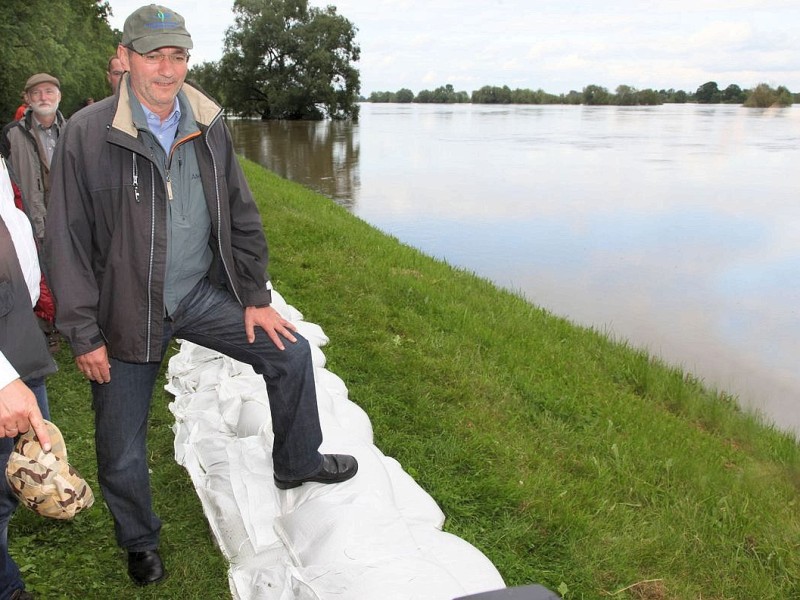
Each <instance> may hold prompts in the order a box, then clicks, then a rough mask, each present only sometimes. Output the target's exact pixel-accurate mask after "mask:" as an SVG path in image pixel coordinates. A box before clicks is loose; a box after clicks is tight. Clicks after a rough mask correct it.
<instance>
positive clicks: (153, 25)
mask: <svg viewBox="0 0 800 600" xmlns="http://www.w3.org/2000/svg"><path fill="white" fill-rule="evenodd" d="M156 19H158V21H152V22H150V23H146V24H145V27H147V28H148V29H175V28H177V27H179V25H178V23H176V22H175V20H174V18H173V15H172V13H165V12H163V11H160V10H159V11H158V12H157V13H156ZM167 19H170V20H169V21H168V20H167Z"/></svg>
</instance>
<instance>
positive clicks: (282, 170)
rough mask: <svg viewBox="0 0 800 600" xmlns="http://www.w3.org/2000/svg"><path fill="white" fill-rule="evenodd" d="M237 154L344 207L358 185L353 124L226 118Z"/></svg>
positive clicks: (357, 157) (357, 156) (356, 152)
mask: <svg viewBox="0 0 800 600" xmlns="http://www.w3.org/2000/svg"><path fill="white" fill-rule="evenodd" d="M227 123H228V127H229V128H230V130H231V134H232V135H233V145H234V149H235V150H236V152H237V154H243V155H244V156H246V157H247V158H249V159H250V160H252V161H254V162H257V163H259V164H261V165H263V166H265V167H267V168H268V169H269V170H271V171H274V172H275V173H277V174H278V175H280V176H281V177H284V178H286V179H290V180H292V181H296V182H298V183H302V184H303V185H305V186H307V187H309V188H311V189H313V190H315V191H317V192H319V193H321V194H324V195H325V196H328V197H329V198H333V199H334V200H335V201H336V202H338V203H340V204H342V205H343V206H346V207H348V208H349V207H351V206H352V205H353V202H354V201H355V197H356V195H357V190H358V188H359V185H360V183H359V175H358V173H359V170H358V169H359V167H358V164H359V147H358V124H357V123H349V122H343V121H335V122H330V121H246V120H239V119H229V120H228V121H227Z"/></svg>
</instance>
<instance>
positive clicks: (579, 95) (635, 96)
mask: <svg viewBox="0 0 800 600" xmlns="http://www.w3.org/2000/svg"><path fill="white" fill-rule="evenodd" d="M362 100H364V101H366V102H375V103H382V102H397V103H401V104H402V103H411V102H415V103H420V104H428V103H434V104H461V103H472V104H586V105H589V106H601V105H614V106H653V105H659V104H667V103H675V104H683V103H686V102H697V103H699V104H742V105H744V106H750V107H762V108H767V107H772V106H791V105H792V103H793V102H795V101H800V93H798V94H792V93H791V92H790V91H789V90H788V89H787V88H786V87H784V86H779V87H777V88H772V87H771V86H769V85H768V84H766V83H761V84H759V85H757V86H756V87H755V88H753V89H742V88H741V87H739V86H738V85H736V84H731V85H729V86H728V87H726V88H725V89H720V88H719V85H718V84H717V82H716V81H709V82H707V83H704V84H703V85H701V86H700V87H698V88H697V90H696V91H694V92H686V91H684V90H675V89H669V90H666V89H661V90H654V89H649V88H648V89H644V90H637V89H636V88H634V87H633V86H630V85H619V86H617V88H616V90H615V91H614V92H613V93H612V92H609V91H608V89H607V88H605V87H602V86H599V85H587V86H586V87H584V88H583V90H582V91H580V92H578V91H575V90H573V91H570V92H569V93H567V94H550V93H548V92H545V91H544V90H542V89H538V90H530V89H514V90H512V89H511V88H509V87H508V86H503V87H498V86H489V85H486V86H483V87H482V88H480V89H479V90H475V91H473V92H472V93H471V94H468V93H467V92H465V91H460V92H459V91H456V90H455V89H454V87H453V86H452V85H451V84H447V85H443V86H440V87H438V88H436V89H434V90H422V91H421V92H419V93H418V94H416V95H415V94H414V92H412V91H411V90H410V89H407V88H402V89H399V90H398V91H396V92H372V93H371V94H370V95H369V97H368V98H362Z"/></svg>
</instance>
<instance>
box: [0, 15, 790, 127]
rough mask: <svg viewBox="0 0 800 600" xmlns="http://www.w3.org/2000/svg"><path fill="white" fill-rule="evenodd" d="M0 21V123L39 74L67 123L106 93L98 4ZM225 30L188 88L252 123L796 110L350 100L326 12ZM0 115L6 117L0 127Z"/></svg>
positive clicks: (710, 99) (485, 90)
mask: <svg viewBox="0 0 800 600" xmlns="http://www.w3.org/2000/svg"><path fill="white" fill-rule="evenodd" d="M4 8H5V9H6V10H5V11H4V15H3V16H4V18H3V19H2V20H0V64H2V65H3V68H2V69H0V123H2V122H3V121H4V120H6V119H11V118H12V116H13V114H14V111H15V110H16V107H17V106H18V105H19V103H20V99H21V98H20V93H21V91H22V88H23V86H24V84H25V81H26V80H27V79H28V77H30V76H31V75H32V74H34V73H40V72H47V73H50V74H51V75H54V76H55V77H57V78H58V79H59V80H60V81H61V94H62V101H61V110H62V112H63V113H64V114H65V115H67V116H69V115H71V114H72V113H73V112H74V111H75V110H77V109H78V108H80V107H81V106H82V104H83V102H84V100H85V99H86V98H88V97H92V98H102V97H104V96H106V95H108V94H109V93H110V90H108V87H107V84H106V80H105V70H106V65H107V61H108V58H109V57H110V56H111V55H112V54H113V53H114V52H115V51H116V46H117V44H118V43H119V40H120V39H121V37H122V32H120V31H119V30H116V29H112V28H111V26H110V25H109V23H108V19H109V17H110V16H111V8H110V6H109V4H108V2H107V1H106V0H62V1H61V2H52V0H4ZM232 10H233V14H234V24H233V25H232V26H231V27H230V28H228V30H227V31H226V32H225V42H224V52H223V55H222V58H221V59H220V60H219V61H216V62H204V63H201V64H199V65H193V66H192V68H191V70H190V72H189V79H190V80H192V81H193V82H195V83H196V84H198V85H199V86H200V87H202V88H203V89H204V90H205V91H206V92H208V93H209V94H211V95H212V96H213V97H214V98H216V100H217V101H218V102H219V103H220V104H221V105H222V106H223V107H225V109H226V110H227V111H228V112H229V113H233V114H237V115H241V116H243V117H260V118H262V119H321V118H331V119H346V118H352V119H357V118H358V109H359V106H358V102H359V101H368V102H401V103H407V102H419V103H437V104H451V103H468V102H471V103H475V104H588V105H603V104H614V105H623V106H628V105H630V106H635V105H655V104H663V103H667V102H675V103H681V102H699V103H709V104H711V103H731V104H744V105H745V106H789V105H791V104H792V102H793V101H800V94H794V95H793V94H792V93H790V92H789V90H788V89H786V88H785V87H783V86H780V87H778V88H777V89H773V88H772V87H770V86H769V85H767V84H760V85H758V86H756V87H755V88H753V89H749V90H747V89H742V88H740V87H739V86H738V85H735V84H731V85H729V86H728V87H726V88H724V89H720V88H719V86H718V85H717V83H716V82H714V81H709V82H707V83H704V84H703V85H701V86H700V87H698V88H697V90H695V91H694V92H686V91H683V90H674V89H669V90H663V89H662V90H653V89H644V90H637V89H636V88H634V87H632V86H629V85H620V86H618V87H617V88H616V90H615V91H614V92H610V91H609V90H608V89H606V88H604V87H602V86H599V85H588V86H586V87H585V88H583V90H581V91H574V90H573V91H570V92H569V93H567V94H558V95H556V94H550V93H547V92H545V91H544V90H541V89H538V90H530V89H514V90H512V89H510V88H509V87H508V86H503V87H498V86H489V85H487V86H484V87H482V88H480V89H479V90H475V91H473V92H472V93H467V92H465V91H457V90H456V89H455V88H454V87H453V86H452V85H450V84H447V85H444V86H441V87H438V88H436V89H434V90H422V91H420V92H419V93H417V94H414V93H413V92H412V91H411V90H409V89H407V88H403V89H400V90H398V91H396V92H373V93H372V94H370V96H369V98H363V97H361V96H360V86H361V83H360V73H359V71H358V69H357V68H356V67H355V66H354V65H355V63H357V62H358V60H359V59H360V55H361V49H360V48H359V46H358V44H356V42H355V37H356V32H357V29H356V27H355V25H353V23H351V22H350V21H349V20H348V19H346V18H345V17H344V16H342V15H340V14H338V13H337V10H336V7H335V6H326V7H325V8H316V7H309V6H308V2H307V0H235V2H234V3H233V9H232ZM2 115H6V119H3V117H2Z"/></svg>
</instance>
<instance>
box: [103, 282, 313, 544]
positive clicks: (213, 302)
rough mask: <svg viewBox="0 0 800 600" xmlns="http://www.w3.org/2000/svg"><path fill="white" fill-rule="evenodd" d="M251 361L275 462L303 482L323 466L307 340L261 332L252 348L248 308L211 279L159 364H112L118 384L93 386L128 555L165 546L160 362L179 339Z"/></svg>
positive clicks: (108, 486)
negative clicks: (153, 437) (157, 464)
mask: <svg viewBox="0 0 800 600" xmlns="http://www.w3.org/2000/svg"><path fill="white" fill-rule="evenodd" d="M173 336H174V337H177V338H180V339H184V340H188V341H191V342H194V343H196V344H198V345H201V346H204V347H206V348H210V349H212V350H216V351H218V352H221V353H222V354H226V355H227V356H230V357H231V358H233V359H235V360H238V361H240V362H243V363H246V364H249V365H251V366H252V367H253V369H254V370H255V371H256V373H258V374H259V375H262V376H263V377H264V381H265V382H266V385H267V393H268V395H269V404H270V412H271V415H272V429H273V432H274V434H275V443H274V446H273V448H272V458H273V463H274V468H275V474H276V475H277V476H278V477H279V478H281V479H297V478H302V477H305V476H308V475H311V474H312V473H314V472H316V471H317V470H318V469H319V467H320V466H321V465H322V455H321V454H320V453H319V446H320V444H321V443H322V431H321V429H320V425H319V413H318V410H317V395H316V388H315V386H314V366H313V364H312V362H311V349H310V347H309V345H308V341H307V340H306V339H304V338H303V337H301V336H299V335H296V336H295V337H297V343H295V344H292V343H290V342H288V341H287V342H286V344H285V346H286V349H285V350H279V349H278V348H277V347H276V346H275V345H274V344H273V343H272V340H270V339H269V337H268V336H267V334H266V333H265V332H264V331H262V330H261V329H258V328H257V331H256V340H255V342H254V343H252V344H250V343H248V341H247V337H246V335H245V330H244V309H243V308H242V307H241V306H240V305H239V303H238V302H237V301H236V300H235V299H234V298H233V296H232V295H231V294H230V293H228V292H227V291H225V290H221V289H217V288H215V287H213V286H212V285H211V284H210V283H209V282H208V280H207V279H204V280H202V281H201V282H200V283H198V284H197V285H196V286H195V287H194V288H193V289H192V291H191V292H189V294H188V295H187V296H186V297H185V298H184V299H183V300H182V301H181V303H180V305H179V306H178V308H177V310H176V311H175V313H174V314H173V315H172V316H171V318H169V319H167V320H166V322H165V329H164V339H163V341H162V349H161V357H160V360H159V361H158V362H151V363H127V362H122V361H119V360H115V359H111V361H110V362H111V381H110V382H109V383H105V384H98V383H95V382H92V396H93V402H94V411H95V441H96V446H97V469H98V480H99V483H100V488H101V490H102V491H103V498H104V499H105V502H106V504H107V505H108V507H109V509H110V510H111V514H112V515H113V517H114V529H115V533H116V539H117V544H119V545H120V546H121V547H122V548H125V549H126V550H128V551H129V552H139V551H143V550H152V549H155V548H157V547H158V543H159V532H160V529H161V521H160V520H159V518H158V516H157V515H156V514H155V513H154V512H153V508H152V499H151V493H150V475H149V472H148V464H147V448H146V438H147V417H148V413H149V411H150V402H151V399H152V394H153V387H154V385H155V381H156V378H157V377H158V373H159V370H160V367H161V361H162V360H163V357H164V354H165V353H166V349H167V347H168V344H169V341H170V340H171V339H172V337H173Z"/></svg>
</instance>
